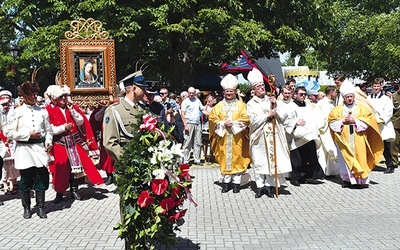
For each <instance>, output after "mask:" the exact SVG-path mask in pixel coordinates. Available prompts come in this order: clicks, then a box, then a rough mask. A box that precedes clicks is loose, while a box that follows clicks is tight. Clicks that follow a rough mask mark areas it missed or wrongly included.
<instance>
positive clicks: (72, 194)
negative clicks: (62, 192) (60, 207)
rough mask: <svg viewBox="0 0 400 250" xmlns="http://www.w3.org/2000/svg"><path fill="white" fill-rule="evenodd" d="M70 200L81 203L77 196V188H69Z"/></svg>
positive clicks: (80, 198) (79, 197)
mask: <svg viewBox="0 0 400 250" xmlns="http://www.w3.org/2000/svg"><path fill="white" fill-rule="evenodd" d="M71 198H72V199H75V200H78V201H81V200H82V197H81V196H80V195H79V194H78V188H77V187H72V188H71Z"/></svg>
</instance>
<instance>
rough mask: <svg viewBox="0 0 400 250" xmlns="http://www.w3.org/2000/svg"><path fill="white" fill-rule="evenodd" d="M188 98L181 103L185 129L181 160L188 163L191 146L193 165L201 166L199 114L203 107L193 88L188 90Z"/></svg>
mask: <svg viewBox="0 0 400 250" xmlns="http://www.w3.org/2000/svg"><path fill="white" fill-rule="evenodd" d="M188 94H189V98H186V99H185V100H183V101H182V105H181V117H182V122H183V125H184V127H185V132H184V133H185V134H184V144H183V155H184V156H183V158H184V163H189V158H190V150H191V149H192V145H193V158H194V164H196V165H199V166H201V165H203V164H202V163H201V162H200V153H201V146H202V142H201V135H202V131H201V114H202V112H203V110H204V106H203V104H202V103H201V101H200V100H199V99H198V98H197V97H196V90H195V88H193V87H190V88H189V89H188Z"/></svg>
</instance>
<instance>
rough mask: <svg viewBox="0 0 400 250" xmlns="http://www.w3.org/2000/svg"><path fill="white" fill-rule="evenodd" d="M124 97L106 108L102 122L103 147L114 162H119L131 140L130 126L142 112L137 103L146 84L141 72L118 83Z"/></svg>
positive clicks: (144, 90) (143, 93)
mask: <svg viewBox="0 0 400 250" xmlns="http://www.w3.org/2000/svg"><path fill="white" fill-rule="evenodd" d="M120 85H123V86H124V91H123V92H124V94H125V96H124V97H123V98H122V99H121V100H120V102H118V103H114V104H112V105H110V106H108V107H107V109H106V111H105V114H104V120H103V145H104V148H105V149H106V151H107V153H108V154H109V155H110V156H111V157H112V158H113V160H114V161H119V160H120V158H121V156H122V154H123V147H124V145H126V144H127V143H128V142H129V141H130V140H131V139H132V138H133V135H132V133H134V131H132V127H131V124H136V123H138V117H137V116H138V115H139V114H140V112H141V111H142V110H143V109H142V108H141V107H140V105H139V104H138V102H139V101H140V100H142V99H143V97H144V95H145V93H146V89H145V88H146V87H148V84H147V83H146V82H145V81H144V76H143V74H142V71H136V72H135V73H133V74H130V75H128V76H127V77H125V78H124V79H122V80H121V81H120Z"/></svg>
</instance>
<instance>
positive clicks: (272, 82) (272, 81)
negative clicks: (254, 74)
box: [268, 75, 279, 198]
mask: <svg viewBox="0 0 400 250" xmlns="http://www.w3.org/2000/svg"><path fill="white" fill-rule="evenodd" d="M268 84H269V88H270V96H273V97H275V91H274V85H275V76H274V75H269V76H268ZM275 107H276V100H275V103H271V109H274V108H275ZM271 122H272V136H273V143H274V145H273V146H274V147H273V148H274V157H273V160H274V169H275V195H276V198H278V195H279V187H278V164H277V162H276V160H277V158H276V131H275V130H276V128H275V122H276V121H275V115H274V116H273V117H272V120H271Z"/></svg>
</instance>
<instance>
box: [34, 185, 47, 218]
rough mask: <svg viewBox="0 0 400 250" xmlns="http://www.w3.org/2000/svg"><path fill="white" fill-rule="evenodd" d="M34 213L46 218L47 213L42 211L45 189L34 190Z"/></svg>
mask: <svg viewBox="0 0 400 250" xmlns="http://www.w3.org/2000/svg"><path fill="white" fill-rule="evenodd" d="M35 196H36V214H37V216H39V218H41V219H46V218H47V215H46V213H45V212H44V203H45V191H36V194H35Z"/></svg>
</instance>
